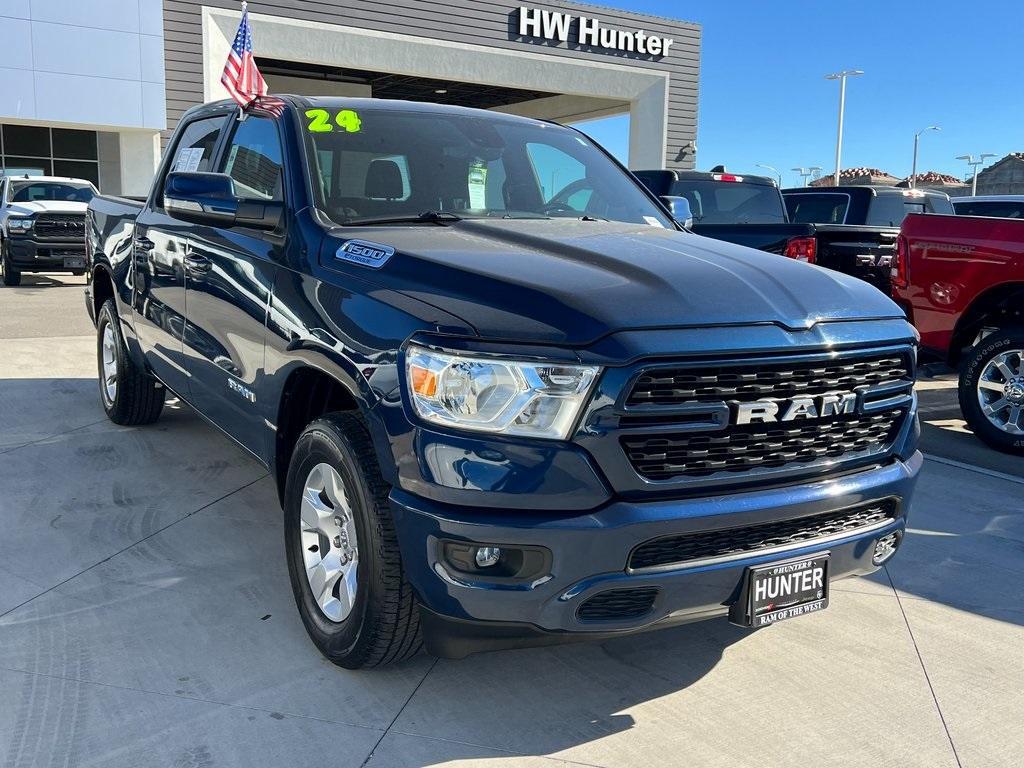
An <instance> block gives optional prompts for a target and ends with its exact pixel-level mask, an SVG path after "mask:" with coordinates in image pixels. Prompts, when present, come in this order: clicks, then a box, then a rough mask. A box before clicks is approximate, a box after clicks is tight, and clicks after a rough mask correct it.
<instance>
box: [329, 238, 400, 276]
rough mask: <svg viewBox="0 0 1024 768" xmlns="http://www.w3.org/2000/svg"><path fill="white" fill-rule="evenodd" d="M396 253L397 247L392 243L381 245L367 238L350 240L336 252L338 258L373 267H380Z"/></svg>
mask: <svg viewBox="0 0 1024 768" xmlns="http://www.w3.org/2000/svg"><path fill="white" fill-rule="evenodd" d="M394 255H395V249H394V248H392V247H391V246H390V245H380V244H379V243H371V242H368V241H366V240H349V241H348V242H347V243H345V244H344V245H342V246H341V247H340V248H338V252H337V253H336V254H334V256H335V258H337V259H341V260H343V261H351V262H352V263H353V264H361V265H362V266H364V267H372V268H373V269H380V268H381V267H383V266H384V265H385V264H387V262H388V259H390V258H391V257H392V256H394Z"/></svg>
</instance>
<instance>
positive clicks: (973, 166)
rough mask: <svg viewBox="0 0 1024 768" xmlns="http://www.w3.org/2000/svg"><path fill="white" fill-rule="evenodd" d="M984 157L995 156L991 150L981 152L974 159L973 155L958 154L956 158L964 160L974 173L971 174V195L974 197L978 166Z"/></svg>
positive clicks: (976, 188) (983, 162) (976, 192)
mask: <svg viewBox="0 0 1024 768" xmlns="http://www.w3.org/2000/svg"><path fill="white" fill-rule="evenodd" d="M986 157H995V155H993V154H992V153H991V152H982V153H981V154H980V155H978V159H977V160H975V159H974V155H959V156H957V158H956V159H957V160H966V161H967V164H968V165H969V166H971V169H972V170H973V171H974V173H973V174H972V175H971V197H976V196H977V194H978V168H979V167H981V166H982V165H984V164H985V158H986Z"/></svg>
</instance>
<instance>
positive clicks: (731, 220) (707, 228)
mask: <svg viewBox="0 0 1024 768" xmlns="http://www.w3.org/2000/svg"><path fill="white" fill-rule="evenodd" d="M634 175H635V176H636V177H637V178H638V179H640V181H641V182H642V183H643V184H644V185H645V186H647V188H648V189H650V190H651V191H652V192H654V193H655V194H656V195H658V196H660V197H683V198H685V199H686V200H687V201H688V202H689V205H690V211H691V213H692V215H693V226H692V230H693V231H694V232H695V233H697V234H699V235H704V236H705V237H712V238H715V239H716V240H727V241H728V242H732V243H739V244H740V245H746V246H748V247H751V248H758V249H760V250H763V251H768V252H769V253H777V254H780V255H782V256H788V257H789V258H793V259H797V260H798V261H804V262H808V263H810V264H818V265H819V266H822V267H827V268H829V269H834V270H836V271H839V272H844V273H846V274H848V275H853V276H855V277H859V278H861V279H862V280H865V281H867V282H869V283H871V284H872V285H874V286H875V287H877V288H878V289H880V290H881V291H882V292H883V293H885V294H887V295H888V294H889V293H890V286H889V269H890V266H891V261H892V254H893V253H894V252H895V249H896V236H897V235H898V234H899V225H900V222H901V221H903V217H904V216H905V215H906V214H907V213H910V212H928V213H931V212H939V213H943V212H944V213H952V211H953V209H952V207H950V204H949V198H948V197H947V196H946V195H943V194H939V193H931V192H918V191H917V190H902V189H897V188H895V187H853V186H850V187H817V188H811V187H804V188H798V189H786V190H782V191H781V192H780V190H779V189H778V187H777V186H776V185H775V182H774V181H773V180H772V179H770V178H768V177H765V176H752V175H748V174H732V173H726V172H724V171H720V170H715V171H711V172H706V173H705V172H703V171H669V170H650V171H644V170H641V171H634Z"/></svg>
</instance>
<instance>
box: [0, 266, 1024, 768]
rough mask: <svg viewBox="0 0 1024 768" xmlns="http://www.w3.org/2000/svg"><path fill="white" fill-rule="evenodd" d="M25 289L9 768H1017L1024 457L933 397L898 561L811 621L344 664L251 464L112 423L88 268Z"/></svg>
mask: <svg viewBox="0 0 1024 768" xmlns="http://www.w3.org/2000/svg"><path fill="white" fill-rule="evenodd" d="M25 281H26V286H27V287H26V288H21V289H3V288H0V348H2V350H3V354H0V489H3V492H2V494H0V532H2V533H0V765H3V766H5V767H11V766H17V767H18V768H21V767H22V766H26V767H28V766H51V765H61V766H80V765H81V766H131V767H132V768H135V767H136V766H203V768H206V767H207V766H246V768H251V766H254V765H256V766H294V765H305V764H318V765H324V764H330V765H335V766H339V767H341V768H345V767H347V766H368V767H369V768H411V767H412V766H442V765H444V766H455V765H457V766H460V768H468V767H472V766H489V767H496V766H528V767H529V768H533V767H535V766H537V767H546V766H557V765H564V766H574V765H586V766H603V767H607V768H629V767H630V766H788V765H792V764H811V765H827V766H851V767H856V768H860V767H861V766H893V767H894V768H895V767H897V766H898V767H900V768H903V767H904V766H921V767H922V768H925V767H927V768H935V767H937V766H972V767H973V766H977V767H978V768H992V767H993V766H1016V765H1020V755H1021V754H1024V729H1022V728H1021V727H1020V723H1021V722H1024V686H1022V684H1021V683H1022V681H1024V593H1022V591H1021V589H1020V585H1021V583H1022V577H1024V470H1022V468H1021V460H1020V459H1016V458H1012V457H1004V456H999V455H997V454H994V453H992V452H991V451H988V449H986V448H984V447H979V445H980V444H977V441H975V439H974V438H973V436H971V435H969V434H966V433H961V432H958V431H957V428H958V425H956V424H955V423H952V422H954V421H955V418H956V413H955V408H953V407H951V404H952V403H953V402H954V401H953V400H951V399H950V398H951V396H955V391H954V390H953V389H951V388H950V386H949V382H942V381H940V382H932V383H930V384H929V385H928V391H927V392H926V393H923V394H922V399H923V400H925V401H926V403H927V409H928V410H927V412H926V413H925V420H926V422H929V421H930V422H936V423H926V427H925V436H924V440H925V445H924V448H925V450H926V451H927V452H928V453H929V455H932V456H934V457H936V458H934V459H930V460H929V461H927V462H926V465H925V470H924V477H923V478H922V482H921V485H920V487H919V492H918V497H917V500H916V503H915V507H914V512H913V516H912V520H911V531H910V533H909V534H908V537H907V540H906V543H905V545H904V547H903V550H902V551H901V553H900V555H899V556H898V557H897V558H896V559H895V560H894V562H893V563H892V565H891V566H890V567H889V568H887V569H885V570H883V571H881V572H879V573H878V574H875V575H874V576H872V577H870V578H868V579H855V580H848V581H843V582H838V583H836V584H835V585H834V593H833V597H832V601H831V605H830V607H829V609H828V610H827V611H825V612H823V613H821V614H816V615H813V616H808V617H805V618H802V619H800V620H796V621H792V622H786V623H783V624H780V625H778V626H775V627H771V628H769V629H766V630H762V631H758V632H754V633H750V632H746V631H743V630H739V629H736V628H734V627H731V626H730V625H728V624H727V623H725V622H723V621H719V622H708V623H704V624H697V625H691V626H686V627H681V628H677V629H671V630H665V631H661V632H657V633H651V634H647V635H641V636H635V637H630V638H622V639H618V640H613V641H609V642H605V643H601V644H594V645H578V646H565V647H560V648H549V649H536V650H526V651H515V652H505V653H496V654H487V655H479V656H475V657H471V658H469V659H466V660H464V661H459V662H449V661H436V660H434V659H430V658H428V657H425V656H421V657H419V658H417V659H414V660H413V661H412V662H410V663H407V664H405V665H402V666H400V667H397V668H392V669H387V670H384V671H376V672H360V673H356V672H348V671H345V670H342V669H339V668H336V667H333V666H331V665H330V664H328V663H326V662H325V661H323V660H322V658H321V657H320V656H319V654H318V653H317V651H316V650H315V648H314V647H313V646H312V645H311V644H310V642H309V641H308V640H307V638H306V636H305V633H304V631H303V629H302V626H301V623H300V622H299V618H298V615H297V613H296V611H295V608H294V605H293V602H292V598H291V594H290V591H289V587H288V581H287V575H286V571H285V564H284V551H283V544H282V531H281V522H280V509H279V507H278V505H277V500H276V497H275V493H274V489H273V485H272V482H271V481H270V480H269V478H268V477H267V476H266V473H265V471H264V470H263V469H262V468H261V467H260V466H258V465H257V464H256V463H255V462H253V461H252V460H251V459H249V458H248V457H247V456H246V455H245V454H243V453H242V452H241V451H240V450H239V449H237V448H235V447H234V445H233V444H232V443H230V442H229V441H228V440H226V439H225V438H223V437H222V436H221V435H219V434H218V433H217V432H216V431H215V430H213V429H212V428H210V427H208V426H207V425H205V423H203V422H202V421H201V419H199V417H198V416H196V415H195V414H194V413H193V412H192V411H191V410H190V409H189V408H187V407H185V406H181V405H178V404H176V403H172V404H171V407H170V408H168V409H167V410H166V411H165V414H164V416H163V417H162V418H161V420H160V422H158V423H157V424H156V425H153V426H151V427H143V428H121V427H116V426H114V425H112V424H110V423H109V422H108V421H107V420H106V419H105V418H104V416H103V412H102V409H101V408H100V404H99V398H98V392H97V385H96V381H95V376H96V364H95V340H94V337H93V336H92V328H91V325H89V323H88V320H87V319H86V318H85V311H84V308H83V305H82V296H81V282H82V281H81V280H79V279H75V278H57V279H55V280H47V281H44V280H43V279H41V278H38V277H36V276H26V278H25ZM938 422H942V423H938ZM968 444H969V445H970V446H971V447H970V448H965V447H964V446H966V445H968ZM950 462H960V463H967V464H970V465H973V466H967V467H964V466H958V465H954V464H952V463H950ZM979 470H981V471H979Z"/></svg>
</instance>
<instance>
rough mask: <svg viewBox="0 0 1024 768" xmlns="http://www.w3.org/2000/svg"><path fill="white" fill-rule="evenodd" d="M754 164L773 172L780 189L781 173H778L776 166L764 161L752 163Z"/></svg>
mask: <svg viewBox="0 0 1024 768" xmlns="http://www.w3.org/2000/svg"><path fill="white" fill-rule="evenodd" d="M754 165H756V166H757V167H758V168H767V169H768V170H769V171H771V172H772V173H773V174H775V178H776V180H777V181H778V182H779V189H782V174H781V173H779V170H778V168H775V167H773V166H771V165H765V164H764V163H754Z"/></svg>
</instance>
